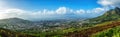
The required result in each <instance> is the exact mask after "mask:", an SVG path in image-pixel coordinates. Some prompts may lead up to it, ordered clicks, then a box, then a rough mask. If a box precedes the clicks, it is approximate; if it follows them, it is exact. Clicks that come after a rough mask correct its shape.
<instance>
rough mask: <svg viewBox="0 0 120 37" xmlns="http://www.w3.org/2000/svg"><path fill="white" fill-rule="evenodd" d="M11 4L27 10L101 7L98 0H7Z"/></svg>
mask: <svg viewBox="0 0 120 37" xmlns="http://www.w3.org/2000/svg"><path fill="white" fill-rule="evenodd" d="M6 1H7V2H8V3H9V5H11V6H12V7H16V8H22V9H27V10H40V9H57V8H58V7H61V6H64V7H68V8H72V9H85V10H88V9H93V8H96V7H101V5H100V4H98V3H97V0H6Z"/></svg>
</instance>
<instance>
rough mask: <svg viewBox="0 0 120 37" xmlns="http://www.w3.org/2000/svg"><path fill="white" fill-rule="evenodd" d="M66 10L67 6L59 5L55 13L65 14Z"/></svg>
mask: <svg viewBox="0 0 120 37" xmlns="http://www.w3.org/2000/svg"><path fill="white" fill-rule="evenodd" d="M66 12H67V8H66V7H60V8H58V9H57V10H56V13H57V14H65V13H66Z"/></svg>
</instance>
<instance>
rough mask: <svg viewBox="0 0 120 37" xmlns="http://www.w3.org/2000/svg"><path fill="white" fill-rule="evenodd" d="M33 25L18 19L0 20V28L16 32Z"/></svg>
mask: <svg viewBox="0 0 120 37" xmlns="http://www.w3.org/2000/svg"><path fill="white" fill-rule="evenodd" d="M32 25H33V22H31V21H28V20H24V19H20V18H8V19H1V20H0V28H5V29H11V30H18V29H27V28H30V27H31V26H32Z"/></svg>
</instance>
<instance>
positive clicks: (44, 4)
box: [0, 0, 120, 20]
mask: <svg viewBox="0 0 120 37" xmlns="http://www.w3.org/2000/svg"><path fill="white" fill-rule="evenodd" d="M114 7H120V0H0V19H5V18H14V17H17V18H23V19H28V20H45V19H68V18H89V17H97V16H100V15H102V14H103V13H104V12H105V11H107V10H109V9H112V8H114Z"/></svg>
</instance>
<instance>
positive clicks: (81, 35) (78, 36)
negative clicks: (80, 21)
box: [65, 22, 120, 37]
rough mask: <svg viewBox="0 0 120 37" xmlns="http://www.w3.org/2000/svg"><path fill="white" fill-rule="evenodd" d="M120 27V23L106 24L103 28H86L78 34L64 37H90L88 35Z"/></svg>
mask: <svg viewBox="0 0 120 37" xmlns="http://www.w3.org/2000/svg"><path fill="white" fill-rule="evenodd" d="M118 25H120V22H113V23H112V24H107V25H103V26H96V27H92V28H88V29H85V30H82V31H80V32H73V33H69V34H68V35H66V36H65V37H90V35H92V34H94V33H97V32H100V31H103V30H106V29H109V28H113V27H116V26H118Z"/></svg>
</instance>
